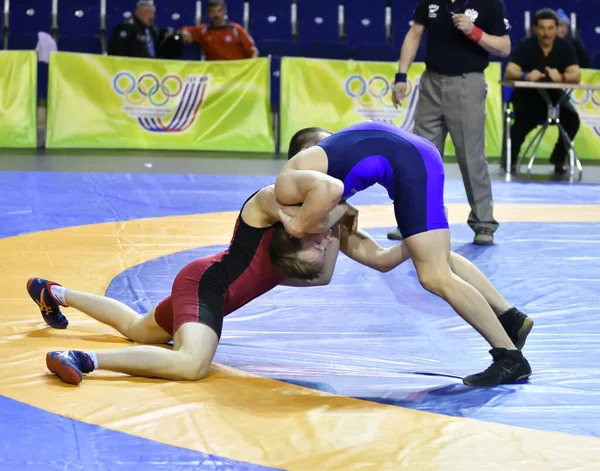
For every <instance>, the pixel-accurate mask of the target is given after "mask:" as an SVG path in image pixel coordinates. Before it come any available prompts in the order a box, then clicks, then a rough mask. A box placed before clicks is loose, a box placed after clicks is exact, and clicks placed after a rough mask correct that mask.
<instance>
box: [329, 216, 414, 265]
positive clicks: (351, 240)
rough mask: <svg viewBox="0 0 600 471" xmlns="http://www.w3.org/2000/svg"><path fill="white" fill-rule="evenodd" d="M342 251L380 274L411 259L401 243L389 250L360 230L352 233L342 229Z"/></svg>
mask: <svg viewBox="0 0 600 471" xmlns="http://www.w3.org/2000/svg"><path fill="white" fill-rule="evenodd" d="M341 230H342V233H341V238H340V250H341V251H342V253H343V254H345V255H346V256H348V257H349V258H351V259H352V260H354V261H356V262H358V263H360V264H362V265H365V266H367V267H369V268H373V269H374V270H378V271H380V272H387V271H390V270H392V269H394V268H396V267H397V266H398V265H400V264H401V263H402V262H404V261H406V260H408V259H409V258H410V254H409V253H408V249H407V248H406V247H405V245H404V244H403V243H402V242H400V243H399V244H396V245H393V246H391V247H388V248H383V247H381V246H380V245H379V244H378V243H377V242H376V241H375V239H373V237H371V236H370V235H369V234H367V233H366V232H365V231H363V230H360V229H358V230H357V231H356V232H354V233H350V232H349V231H347V230H345V228H344V227H342V229H341Z"/></svg>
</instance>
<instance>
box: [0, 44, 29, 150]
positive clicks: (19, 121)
mask: <svg viewBox="0 0 600 471" xmlns="http://www.w3.org/2000/svg"><path fill="white" fill-rule="evenodd" d="M36 103H37V53H36V52H35V51H0V147H29V148H36V147H37V111H36Z"/></svg>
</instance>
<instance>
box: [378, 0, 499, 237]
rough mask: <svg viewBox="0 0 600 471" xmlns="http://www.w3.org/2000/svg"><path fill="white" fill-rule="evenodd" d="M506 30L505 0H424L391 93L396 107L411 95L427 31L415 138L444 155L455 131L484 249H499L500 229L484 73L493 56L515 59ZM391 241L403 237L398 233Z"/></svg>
mask: <svg viewBox="0 0 600 471" xmlns="http://www.w3.org/2000/svg"><path fill="white" fill-rule="evenodd" d="M508 28H509V25H508V20H507V19H506V18H505V10H504V4H503V3H502V2H501V0H419V1H418V3H417V7H416V8H415V11H414V23H413V25H412V27H411V28H410V30H409V31H408V33H407V34H406V37H405V39H404V43H403V45H402V52H401V53H400V63H399V66H398V73H397V74H396V80H395V85H394V88H393V91H392V101H393V102H394V105H395V106H396V107H398V106H399V105H400V102H401V101H402V100H403V99H404V97H405V94H406V88H407V87H406V74H407V73H408V69H409V67H410V65H411V64H412V61H413V60H414V58H415V54H416V52H417V50H418V48H419V44H420V42H421V39H422V38H423V35H424V34H425V32H426V31H427V32H428V38H427V44H426V58H425V64H426V70H425V73H424V74H423V76H422V77H421V82H420V85H419V99H418V102H417V113H416V117H415V126H414V133H415V134H417V135H419V136H421V137H424V138H425V139H428V140H429V141H431V142H433V143H434V144H435V146H436V147H437V148H438V149H439V151H440V153H441V154H442V155H443V152H444V142H445V140H446V136H447V134H448V132H449V133H450V137H451V138H452V142H453V143H454V147H455V148H456V158H457V160H458V165H459V167H460V171H461V174H462V178H463V182H464V185H465V190H466V193H467V199H468V201H469V205H470V206H471V213H470V214H469V219H468V224H469V226H470V227H471V229H473V231H474V232H475V239H474V240H473V243H475V244H478V245H491V244H493V242H494V232H495V231H496V229H497V228H498V222H497V221H496V220H495V219H494V214H493V200H492V183H491V181H490V174H489V170H488V166H487V159H486V155H485V97H486V94H487V84H486V81H485V75H484V73H483V71H484V70H485V68H486V67H487V66H488V64H489V56H490V54H493V55H495V56H499V57H506V56H508V55H509V54H510V38H509V37H508ZM388 237H389V238H392V239H393V238H401V235H400V234H399V233H398V232H397V231H394V232H391V233H390V234H388Z"/></svg>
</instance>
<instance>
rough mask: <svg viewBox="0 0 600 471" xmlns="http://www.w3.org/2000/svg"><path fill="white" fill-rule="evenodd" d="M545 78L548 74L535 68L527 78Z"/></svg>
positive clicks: (527, 79) (532, 80)
mask: <svg viewBox="0 0 600 471" xmlns="http://www.w3.org/2000/svg"><path fill="white" fill-rule="evenodd" d="M544 78H546V74H543V73H541V72H540V71H539V70H536V69H534V70H532V71H531V72H529V73H528V74H527V76H526V77H525V80H526V81H527V82H538V81H540V80H542V79H544Z"/></svg>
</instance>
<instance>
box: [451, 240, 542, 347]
mask: <svg viewBox="0 0 600 471" xmlns="http://www.w3.org/2000/svg"><path fill="white" fill-rule="evenodd" d="M450 269H451V270H452V271H453V272H454V273H455V274H456V275H458V276H459V277H460V278H462V279H463V280H464V281H466V282H467V283H469V284H470V285H471V286H473V287H474V288H475V289H476V290H477V291H479V292H480V293H481V294H482V296H483V297H484V298H485V300H486V301H487V303H488V304H489V305H490V307H491V308H492V309H493V311H494V313H495V314H496V315H497V316H498V317H499V320H500V323H501V324H502V327H504V330H505V331H506V333H507V334H508V336H509V337H510V339H511V341H512V342H513V343H514V344H515V346H516V347H517V348H518V349H521V348H523V346H524V345H525V341H526V340H527V336H528V335H529V332H531V329H532V328H533V320H532V319H531V318H530V317H528V316H527V315H525V314H523V313H522V312H521V311H519V310H518V309H517V308H516V307H512V306H511V305H510V304H509V303H508V301H507V300H506V299H505V298H504V296H502V294H500V292H499V291H498V290H497V289H496V287H495V286H494V285H493V284H492V283H491V281H490V280H488V279H487V278H486V276H485V275H484V274H483V273H481V271H480V270H479V268H477V267H476V266H475V265H474V264H473V263H471V261H470V260H467V259H466V258H465V257H463V256H462V255H459V254H457V253H454V252H450Z"/></svg>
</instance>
